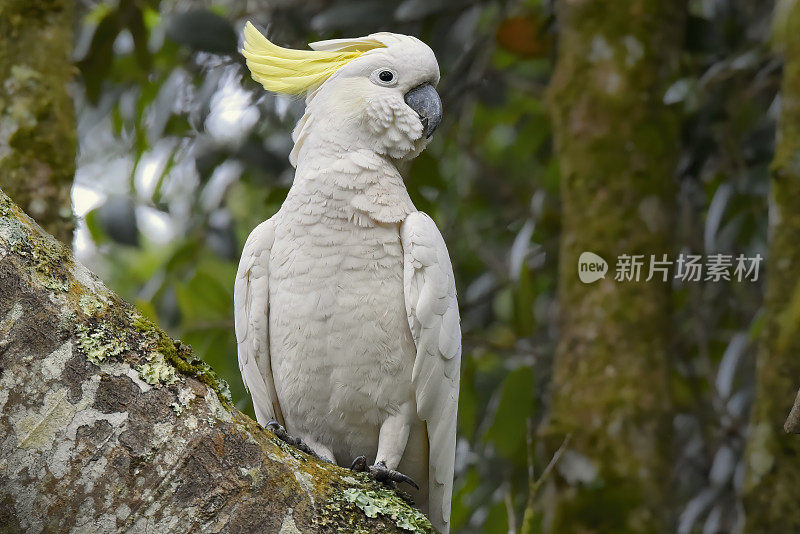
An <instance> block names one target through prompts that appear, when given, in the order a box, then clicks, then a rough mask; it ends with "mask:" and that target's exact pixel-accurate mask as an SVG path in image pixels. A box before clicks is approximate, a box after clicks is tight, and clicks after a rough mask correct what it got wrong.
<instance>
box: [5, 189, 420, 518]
mask: <svg viewBox="0 0 800 534" xmlns="http://www.w3.org/2000/svg"><path fill="white" fill-rule="evenodd" d="M0 347H2V349H0V526H2V527H4V528H0V530H3V532H43V531H44V532H67V531H70V530H72V529H77V530H81V529H82V528H84V526H86V527H88V526H90V525H91V526H92V528H94V529H96V530H97V531H100V532H197V531H202V532H255V531H260V532H293V533H294V532H338V531H345V532H355V531H365V532H401V531H406V532H407V531H412V532H433V529H432V528H431V527H430V523H428V521H427V519H425V518H424V516H422V515H421V514H420V513H419V512H418V511H417V510H415V509H413V508H412V507H410V506H409V505H408V504H407V503H406V502H404V501H403V500H402V499H401V498H400V497H399V496H398V495H397V494H396V493H395V492H394V491H392V490H389V489H387V488H385V487H383V486H380V485H378V484H376V483H374V482H372V481H371V480H370V479H369V478H368V477H365V475H361V474H358V475H357V474H354V473H353V472H351V471H350V470H347V469H343V468H340V467H337V466H334V465H331V464H328V463H325V462H321V461H318V460H316V459H314V458H311V457H309V456H307V455H306V454H304V453H302V452H300V451H297V450H295V449H293V448H291V447H289V446H287V445H286V444H284V443H283V442H281V441H279V440H277V439H276V438H275V437H274V436H273V435H272V434H271V433H269V432H267V431H265V430H264V429H263V428H261V427H260V426H259V425H258V424H256V423H255V422H254V421H252V420H251V419H249V418H248V417H246V416H245V415H243V414H242V413H240V412H239V411H237V410H236V409H234V408H233V407H232V403H231V402H230V397H229V393H228V392H227V387H226V385H225V383H224V382H223V381H221V380H219V379H218V378H217V377H216V375H215V374H214V372H213V371H212V370H211V369H210V368H209V367H208V366H207V365H206V364H204V363H203V362H201V361H199V360H197V359H195V358H194V356H193V355H192V352H191V350H190V349H189V348H188V347H187V346H185V345H183V344H181V343H180V342H179V341H174V340H172V339H171V338H169V337H168V336H167V335H166V334H165V333H164V332H162V331H161V330H160V329H159V328H158V327H157V326H155V325H154V324H152V323H151V322H149V321H148V320H146V319H145V318H143V317H142V316H141V315H140V314H139V313H138V312H137V311H136V309H134V308H133V307H132V306H130V305H129V304H127V303H125V302H123V301H122V300H121V299H120V298H119V297H118V296H116V295H115V294H114V293H112V292H111V291H109V290H108V289H107V288H106V287H105V286H104V285H103V284H102V283H101V282H100V281H99V280H98V279H97V278H96V277H95V276H94V275H92V274H91V273H89V272H88V271H87V270H86V269H85V268H84V267H83V266H81V265H80V264H79V263H77V262H75V261H74V260H73V258H72V257H71V255H70V254H69V252H67V251H66V250H65V248H64V247H63V246H61V245H60V244H58V243H57V242H56V241H55V240H54V239H53V238H52V237H50V236H49V235H47V234H45V233H44V232H43V231H42V230H41V229H40V228H39V227H38V226H37V225H36V223H34V222H33V221H32V220H31V219H30V218H29V217H27V216H26V215H25V214H23V213H22V212H21V211H20V210H19V208H18V207H17V206H15V205H14V204H13V203H12V202H11V201H10V200H9V198H8V197H7V196H6V195H5V194H4V193H3V192H2V191H0ZM368 515H369V516H371V517H367V516H368Z"/></svg>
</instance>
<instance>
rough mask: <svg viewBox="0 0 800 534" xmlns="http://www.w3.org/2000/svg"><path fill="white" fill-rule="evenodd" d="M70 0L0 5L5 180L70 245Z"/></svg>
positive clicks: (0, 143)
mask: <svg viewBox="0 0 800 534" xmlns="http://www.w3.org/2000/svg"><path fill="white" fill-rule="evenodd" d="M73 9H74V5H73V3H72V2H64V1H58V0H51V1H48V2H28V1H24V0H5V1H3V2H0V35H2V36H3V37H2V38H3V46H1V47H0V135H2V138H0V176H3V188H4V189H5V192H6V193H7V194H8V195H10V196H11V197H12V198H13V199H14V200H15V201H16V202H17V203H19V204H20V205H21V206H23V207H24V209H25V210H26V211H27V212H28V213H30V214H31V215H32V216H33V217H34V218H35V219H36V220H37V221H38V222H39V223H40V224H41V225H42V226H43V227H44V228H45V229H46V230H47V231H48V232H50V233H51V234H53V235H55V236H56V237H57V238H58V239H59V240H60V241H62V242H64V243H70V242H71V240H72V230H73V228H74V221H73V217H72V209H71V203H70V187H71V185H72V179H73V175H74V172H75V150H76V144H77V143H76V134H75V117H74V110H73V104H72V98H71V97H70V95H69V93H68V92H67V90H66V88H67V86H68V85H69V82H70V81H71V79H72V78H73V77H74V74H75V70H74V67H73V64H72V61H71V60H70V54H71V50H72V41H73V35H72V31H73V27H74V24H73V22H74V21H73Z"/></svg>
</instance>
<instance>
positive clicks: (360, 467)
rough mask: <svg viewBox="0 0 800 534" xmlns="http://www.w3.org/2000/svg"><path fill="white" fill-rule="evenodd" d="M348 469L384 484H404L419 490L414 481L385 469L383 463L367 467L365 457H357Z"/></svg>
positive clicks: (399, 473)
mask: <svg viewBox="0 0 800 534" xmlns="http://www.w3.org/2000/svg"><path fill="white" fill-rule="evenodd" d="M350 469H352V470H353V471H360V472H361V471H365V472H368V473H369V475H370V476H371V477H372V478H374V479H375V480H377V481H378V482H384V483H392V482H397V483H400V482H405V483H406V484H409V485H411V486H414V487H415V488H416V489H419V485H417V483H416V482H414V480H413V479H412V478H411V477H409V476H408V475H404V474H403V473H401V472H400V471H395V470H394V469H389V468H388V467H386V463H384V462H376V463H375V464H373V465H370V466H367V458H366V457H365V456H359V457H357V458H356V459H355V460H353V464H352V465H351V466H350Z"/></svg>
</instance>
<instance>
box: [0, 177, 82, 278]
mask: <svg viewBox="0 0 800 534" xmlns="http://www.w3.org/2000/svg"><path fill="white" fill-rule="evenodd" d="M23 217H24V216H23V214H22V212H21V211H19V208H17V207H16V206H15V205H14V204H13V202H11V200H10V199H9V198H8V196H6V195H5V194H4V193H3V192H2V191H0V234H2V237H0V240H3V241H5V243H6V246H7V248H8V250H9V251H10V252H13V253H14V254H17V255H19V256H22V257H23V258H25V260H26V261H27V262H28V263H29V264H31V266H32V267H33V270H34V272H35V273H36V275H37V278H38V280H39V282H40V283H41V284H42V285H43V286H44V287H46V288H48V289H50V290H52V291H57V292H67V291H69V289H70V286H69V282H68V276H67V270H68V269H69V268H70V267H71V266H72V260H71V259H70V258H69V257H68V256H67V255H66V254H65V251H64V250H63V248H61V246H60V245H58V244H57V243H54V242H52V241H50V240H48V239H46V238H45V237H43V236H42V235H41V234H39V233H38V232H36V231H34V230H33V228H31V227H30V226H29V225H28V224H26V222H27V221H25V219H24V218H23Z"/></svg>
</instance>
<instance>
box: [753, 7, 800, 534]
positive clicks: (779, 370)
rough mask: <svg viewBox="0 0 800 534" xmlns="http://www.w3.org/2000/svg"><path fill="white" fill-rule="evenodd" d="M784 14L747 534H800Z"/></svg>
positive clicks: (796, 252)
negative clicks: (781, 65) (782, 54)
mask: <svg viewBox="0 0 800 534" xmlns="http://www.w3.org/2000/svg"><path fill="white" fill-rule="evenodd" d="M779 6H780V7H779V8H778V9H777V10H776V12H775V30H776V32H775V33H776V35H775V37H776V42H777V43H778V44H779V46H780V47H781V48H783V51H784V57H785V66H784V74H783V85H782V89H781V116H780V119H779V126H778V140H777V146H776V153H775V160H774V162H773V170H772V182H771V188H772V189H771V193H770V196H771V202H770V222H771V228H770V235H771V241H770V248H769V256H768V259H767V261H768V263H767V294H766V298H765V302H764V319H763V321H764V329H763V332H762V336H761V345H760V349H759V352H758V360H757V385H756V402H755V406H754V407H753V411H752V414H751V425H750V427H751V428H750V435H749V441H748V444H747V467H748V480H747V483H746V486H745V511H746V531H747V532H748V533H752V534H755V533H764V534H767V533H774V532H800V512H798V507H797V503H798V495H800V436H797V435H793V434H787V433H785V432H784V429H783V422H784V419H785V418H786V416H787V414H788V413H789V411H790V409H791V408H792V401H793V400H794V399H795V393H797V389H798V386H800V2H798V1H796V0H789V1H783V2H779ZM798 400H800V397H798ZM798 408H800V406H798ZM799 413H800V412H799V411H798V409H797V408H796V409H795V410H793V413H792V416H791V417H790V418H789V420H788V421H786V430H787V431H792V432H800V423H798V414H799Z"/></svg>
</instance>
